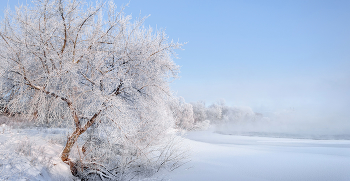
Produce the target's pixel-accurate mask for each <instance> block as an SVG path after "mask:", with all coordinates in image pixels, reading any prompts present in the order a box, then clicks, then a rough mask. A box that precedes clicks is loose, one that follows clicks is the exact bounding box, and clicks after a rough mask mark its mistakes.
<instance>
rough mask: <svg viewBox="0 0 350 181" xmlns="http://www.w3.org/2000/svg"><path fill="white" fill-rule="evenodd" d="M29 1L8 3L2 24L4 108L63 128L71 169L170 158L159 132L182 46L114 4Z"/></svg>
mask: <svg viewBox="0 0 350 181" xmlns="http://www.w3.org/2000/svg"><path fill="white" fill-rule="evenodd" d="M32 3H33V6H20V7H17V8H16V11H15V12H11V11H9V10H7V11H6V12H5V16H4V19H3V21H2V22H1V27H0V74H1V81H0V85H1V87H0V90H1V93H2V97H7V101H5V102H6V107H7V108H8V109H9V110H10V111H11V112H15V113H20V114H21V115H23V116H27V117H28V118H29V117H30V118H32V119H34V120H36V123H37V124H41V125H45V126H64V127H71V128H72V131H71V132H70V135H69V136H68V138H67V143H66V145H65V146H64V149H63V151H62V154H61V159H62V161H63V162H65V163H67V164H68V165H70V168H71V170H72V173H73V174H74V175H79V173H80V172H84V173H85V174H89V173H90V172H91V173H92V172H94V173H97V174H99V175H100V177H101V178H102V177H104V178H113V179H116V178H119V177H121V175H122V174H124V175H125V173H126V172H125V170H126V169H129V170H130V169H131V170H132V169H134V171H135V173H139V172H140V171H139V169H142V167H143V166H145V165H148V166H154V165H156V164H158V166H159V167H161V166H165V165H166V162H168V161H172V160H175V159H178V158H179V157H175V156H174V155H175V154H174V152H170V151H169V150H170V149H171V148H172V147H169V145H167V144H165V146H164V144H163V142H161V141H162V140H161V138H164V135H165V134H166V132H167V130H168V128H171V127H172V126H173V119H172V117H171V113H170V111H169V110H168V106H167V105H166V104H167V99H168V98H169V97H171V92H170V90H169V86H168V82H169V79H170V78H173V77H176V75H177V71H178V66H177V65H176V64H175V63H174V62H173V61H172V58H173V56H174V49H177V48H180V46H181V44H179V43H174V42H172V41H170V42H169V41H168V38H167V36H166V34H165V33H164V32H163V31H155V32H154V31H152V29H151V28H144V27H143V22H144V19H145V18H141V19H138V20H136V21H134V22H131V16H127V15H124V13H123V10H121V11H117V9H116V6H115V5H114V4H113V3H112V2H109V3H106V4H103V3H96V5H91V4H88V3H86V2H84V1H83V0H33V1H32ZM86 132H88V133H89V134H84V133H86ZM84 135H85V136H84ZM83 138H84V139H85V140H84V142H83V144H78V142H79V140H83ZM162 144H163V146H164V147H162V146H161V145H162ZM75 145H76V146H75ZM73 146H74V147H73ZM75 147H78V148H79V149H78V153H79V157H77V158H75V157H72V154H71V153H72V150H73V148H75ZM161 148H162V149H161ZM96 149H97V150H96ZM165 150H167V151H165ZM157 155H158V156H157ZM173 156H174V157H173ZM102 158H106V159H102ZM107 158H108V159H107Z"/></svg>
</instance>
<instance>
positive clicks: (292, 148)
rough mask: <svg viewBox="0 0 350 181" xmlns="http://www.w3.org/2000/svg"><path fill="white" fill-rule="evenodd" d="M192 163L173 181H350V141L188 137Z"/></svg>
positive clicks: (177, 172)
mask: <svg viewBox="0 0 350 181" xmlns="http://www.w3.org/2000/svg"><path fill="white" fill-rule="evenodd" d="M186 137H187V142H188V145H191V147H192V150H193V154H192V161H191V162H190V163H188V164H186V165H185V166H183V167H182V168H179V169H178V170H175V171H174V172H172V173H171V180H173V181H177V180H193V181H195V180H222V181H224V180H230V181H232V180H240V181H281V180H283V181H301V180H308V181H334V180H337V181H348V180H350V172H349V170H350V140H310V139H287V138H267V137H250V136H234V135H221V134H217V133H213V132H209V131H202V132H190V133H188V134H187V136H186Z"/></svg>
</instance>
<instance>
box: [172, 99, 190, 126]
mask: <svg viewBox="0 0 350 181" xmlns="http://www.w3.org/2000/svg"><path fill="white" fill-rule="evenodd" d="M169 106H170V110H171V111H172V113H173V117H174V119H175V124H176V126H177V127H178V128H180V129H185V130H191V129H192V128H193V126H194V118H193V107H192V105H191V104H189V103H186V102H185V99H184V98H182V97H179V98H177V97H174V98H173V99H172V100H170V101H169Z"/></svg>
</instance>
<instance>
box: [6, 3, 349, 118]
mask: <svg viewBox="0 0 350 181" xmlns="http://www.w3.org/2000/svg"><path fill="white" fill-rule="evenodd" d="M28 1H29V0H28ZM9 2H10V3H9V5H10V6H11V7H13V6H14V5H15V4H18V2H20V3H23V2H25V0H10V1H9ZM115 2H116V4H118V5H122V4H126V3H128V2H129V0H121V1H115ZM6 6H7V0H1V2H0V9H1V10H3V9H4V8H5V7H6ZM349 9H350V1H341V0H339V1H338V0H332V1H331V0H329V1H326V0H324V1H316V0H315V1H308V0H290V1H287V0H285V1H260V0H255V1H254V0H247V1H243V0H242V1H228V0H226V1H222V0H216V1H207V0H201V1H199V0H191V1H186V0H176V1H164V0H163V1H161V0H147V1H144V0H131V1H130V4H129V7H128V8H127V9H126V10H125V12H126V13H127V14H130V13H132V14H133V17H134V18H135V17H138V16H139V14H141V16H146V15H149V14H150V15H151V16H150V17H149V18H148V19H147V20H146V23H145V25H146V26H148V25H151V26H152V27H153V28H155V27H157V28H163V29H164V28H166V33H167V34H168V36H169V37H170V39H174V40H175V41H177V40H179V42H188V43H187V45H185V46H184V47H183V48H184V49H185V50H181V51H177V53H178V55H179V57H180V59H176V60H175V62H176V63H177V64H179V65H180V66H181V73H180V77H181V78H180V79H178V80H176V81H175V82H174V83H173V84H172V85H171V87H172V88H173V90H174V91H176V92H177V95H178V96H182V97H184V98H185V100H186V101H187V102H195V101H200V100H203V101H206V102H207V103H213V102H216V101H218V100H221V99H222V100H225V101H226V103H227V104H228V105H232V106H234V105H236V106H249V107H251V108H253V110H254V111H257V112H262V113H266V114H268V113H270V112H278V111H282V110H285V109H295V110H299V111H300V112H304V113H305V114H308V113H312V114H313V115H319V116H320V115H322V116H324V117H330V118H333V119H334V118H335V117H339V119H340V117H341V119H344V120H347V122H349V113H348V112H350V71H349V70H350V11H349Z"/></svg>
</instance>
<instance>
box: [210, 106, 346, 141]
mask: <svg viewBox="0 0 350 181" xmlns="http://www.w3.org/2000/svg"><path fill="white" fill-rule="evenodd" d="M347 118H348V116H347V115H345V114H344V115H337V116H334V115H333V116H332V117H331V116H329V115H328V116H327V115H326V114H324V115H315V114H312V113H308V114H307V113H302V112H301V111H300V112H298V111H295V110H285V111H283V112H276V113H270V114H268V115H264V114H261V116H260V118H259V119H255V120H252V119H247V118H244V119H242V120H240V121H235V117H232V118H230V119H231V120H232V121H226V122H225V123H223V124H217V125H215V130H216V131H217V132H219V133H223V134H236V135H254V136H268V137H289V138H310V139H350V124H349V121H348V119H347Z"/></svg>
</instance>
